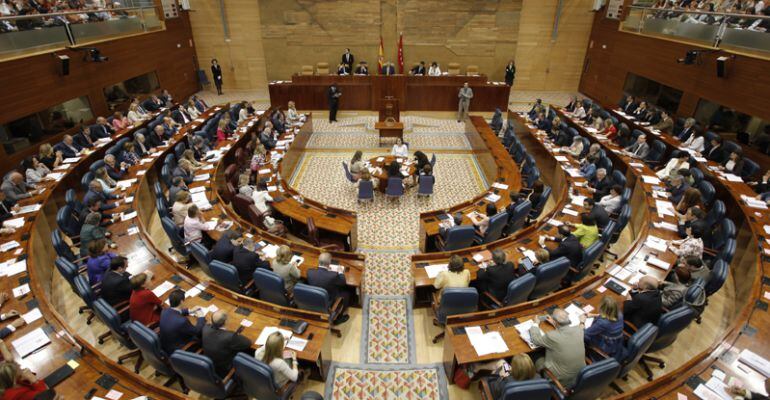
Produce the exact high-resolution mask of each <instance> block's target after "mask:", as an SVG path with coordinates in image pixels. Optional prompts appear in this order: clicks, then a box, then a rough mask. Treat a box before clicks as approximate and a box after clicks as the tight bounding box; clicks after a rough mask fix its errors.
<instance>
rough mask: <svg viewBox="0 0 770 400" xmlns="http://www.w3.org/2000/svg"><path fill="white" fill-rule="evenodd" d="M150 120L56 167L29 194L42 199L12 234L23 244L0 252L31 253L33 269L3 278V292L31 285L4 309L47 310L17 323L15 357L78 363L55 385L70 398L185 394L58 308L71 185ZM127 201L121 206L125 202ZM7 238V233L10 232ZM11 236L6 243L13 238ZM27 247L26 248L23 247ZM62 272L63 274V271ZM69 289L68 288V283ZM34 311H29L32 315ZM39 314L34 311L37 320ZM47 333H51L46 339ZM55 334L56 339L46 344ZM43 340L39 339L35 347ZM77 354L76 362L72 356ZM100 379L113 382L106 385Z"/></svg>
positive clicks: (40, 365) (6, 256)
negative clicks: (55, 244)
mask: <svg viewBox="0 0 770 400" xmlns="http://www.w3.org/2000/svg"><path fill="white" fill-rule="evenodd" d="M146 124H147V123H146V122H145V123H142V124H140V125H137V126H134V127H130V128H129V129H125V130H121V131H119V132H116V133H115V134H113V135H112V138H111V142H108V143H105V144H103V145H101V147H98V148H96V149H95V150H94V151H93V152H91V153H90V154H88V155H87V156H84V157H81V159H80V160H79V161H78V162H75V163H71V164H69V165H68V167H67V168H66V170H65V169H61V170H56V171H55V172H62V171H64V172H66V175H65V176H63V177H62V178H61V179H59V180H58V181H44V182H43V183H41V184H39V185H38V187H39V188H45V191H44V192H43V193H39V194H37V195H35V196H33V197H32V198H29V199H26V200H23V201H21V202H20V204H21V205H22V206H23V205H33V204H38V205H41V208H40V210H39V211H37V212H36V213H27V214H23V215H21V217H24V218H25V224H24V226H23V227H22V228H21V229H19V230H17V232H16V233H15V234H14V235H13V236H11V237H10V238H8V242H10V241H16V242H17V243H19V244H20V246H19V248H18V249H12V250H8V251H5V252H2V253H0V260H2V262H13V261H14V260H19V259H20V258H26V262H27V274H28V276H25V274H24V273H23V272H21V273H13V275H10V276H7V275H8V273H12V272H7V273H6V274H4V275H6V276H5V279H3V280H2V285H3V292H7V293H9V294H11V289H14V288H16V287H18V286H20V285H23V284H26V283H28V284H29V288H30V289H31V291H30V292H29V293H27V294H26V295H23V296H20V297H18V298H13V296H12V298H11V299H10V300H9V301H8V303H6V305H5V306H4V310H3V311H4V312H7V311H8V310H10V309H16V310H18V311H19V312H20V313H21V314H25V313H28V312H30V311H33V310H34V309H36V308H39V311H40V312H41V313H42V316H41V317H40V318H39V319H36V320H34V321H33V322H30V323H29V324H28V325H25V326H24V327H21V328H19V329H17V331H16V332H14V333H13V334H12V335H11V336H9V337H8V338H6V339H5V340H6V343H9V344H10V346H9V347H10V348H11V349H12V351H13V352H14V358H15V360H16V361H17V362H19V363H20V364H21V365H22V366H23V367H27V368H30V369H31V370H33V371H35V372H36V373H37V375H38V377H40V378H42V377H45V376H47V375H49V374H51V373H53V372H56V371H57V370H58V369H60V368H63V369H66V368H67V366H69V368H73V367H74V368H75V369H74V372H73V374H72V375H71V376H70V377H68V378H66V379H65V380H64V381H63V382H61V383H60V384H59V385H57V386H56V387H55V389H56V391H57V392H58V393H59V394H63V395H65V397H66V398H70V397H73V398H76V397H80V396H83V394H84V393H87V392H89V393H92V394H93V395H95V396H100V397H106V396H107V393H108V392H109V390H110V389H113V390H117V391H118V392H122V393H123V396H124V397H123V398H128V399H130V398H135V397H138V396H141V395H151V396H153V397H156V398H168V399H182V398H183V396H181V395H180V394H179V393H177V392H175V391H173V390H171V389H168V388H165V387H163V386H161V385H157V384H155V383H153V382H146V381H144V380H143V379H137V376H136V375H135V374H133V373H132V372H130V371H128V370H127V369H126V368H123V367H120V366H118V365H117V363H115V362H114V361H113V360H111V359H110V358H109V357H106V356H104V355H103V354H102V353H101V352H100V351H99V349H98V348H96V347H95V346H94V345H93V344H92V343H91V342H90V341H89V340H87V339H85V338H83V337H82V336H80V335H78V334H76V333H75V330H74V329H73V328H72V327H71V326H70V325H69V321H68V320H67V318H66V317H65V316H64V315H62V314H61V313H60V311H59V309H58V308H57V303H59V302H60V301H61V299H56V298H54V296H53V292H52V290H53V289H54V286H55V285H57V284H59V283H61V282H62V281H61V280H59V281H58V282H56V283H55V282H54V281H53V279H54V277H55V275H57V274H58V272H55V269H54V267H53V265H54V264H53V260H54V259H55V258H56V254H55V252H54V250H53V248H52V246H51V232H52V230H54V229H56V212H57V210H58V208H59V207H60V206H62V205H64V204H65V201H64V192H65V191H66V190H67V189H69V188H78V187H80V177H81V176H82V174H84V173H85V172H86V171H88V168H89V166H90V165H91V163H93V162H94V161H96V160H99V159H102V158H103V157H104V154H105V151H106V149H107V148H108V147H109V146H111V145H113V144H115V143H116V142H117V140H119V139H121V138H123V137H130V136H132V135H133V133H134V132H135V131H136V130H138V129H140V128H142V127H144V126H146ZM124 207H125V206H121V208H124ZM4 239H5V238H4ZM8 242H5V243H8ZM19 250H21V251H19ZM57 278H58V277H57ZM67 290H68V289H67ZM31 316H32V314H28V315H27V317H28V318H29V317H31ZM33 318H35V317H31V318H30V320H32V319H33ZM41 332H42V333H44V335H45V336H40V337H39V338H40V341H39V342H38V344H39V345H41V347H40V348H39V349H38V350H37V351H35V352H33V353H31V354H29V355H25V354H20V353H19V348H20V347H17V344H20V343H19V342H15V341H16V340H19V339H22V340H29V339H31V338H32V336H26V335H27V334H30V333H33V334H34V333H38V334H39V333H41ZM46 337H47V339H46ZM46 340H50V344H47V345H46V344H45V343H46ZM35 346H37V345H33V346H32V347H33V348H34V347H35ZM70 360H72V361H73V362H70ZM97 381H99V382H102V383H104V382H112V383H111V384H106V385H100V384H99V383H97Z"/></svg>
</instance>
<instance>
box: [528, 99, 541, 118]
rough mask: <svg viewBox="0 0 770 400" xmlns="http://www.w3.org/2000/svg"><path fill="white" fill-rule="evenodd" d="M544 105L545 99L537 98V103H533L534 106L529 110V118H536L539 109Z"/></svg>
mask: <svg viewBox="0 0 770 400" xmlns="http://www.w3.org/2000/svg"><path fill="white" fill-rule="evenodd" d="M542 106H543V99H537V100H535V104H533V105H532V108H530V109H529V112H527V115H528V116H529V119H535V118H536V117H537V111H538V110H539V109H540V107H542Z"/></svg>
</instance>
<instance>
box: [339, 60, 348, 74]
mask: <svg viewBox="0 0 770 400" xmlns="http://www.w3.org/2000/svg"><path fill="white" fill-rule="evenodd" d="M337 75H350V66H349V65H347V64H343V63H340V65H338V66H337Z"/></svg>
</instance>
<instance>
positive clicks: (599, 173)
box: [588, 168, 613, 201]
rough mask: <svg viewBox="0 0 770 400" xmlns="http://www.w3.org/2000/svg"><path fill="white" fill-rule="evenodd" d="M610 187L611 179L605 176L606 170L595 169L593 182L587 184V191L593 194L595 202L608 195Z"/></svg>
mask: <svg viewBox="0 0 770 400" xmlns="http://www.w3.org/2000/svg"><path fill="white" fill-rule="evenodd" d="M612 185H613V182H612V178H610V177H609V176H607V170H606V169H604V168H597V169H596V174H595V175H594V178H593V180H591V181H590V182H589V184H588V191H589V192H592V193H593V194H594V200H595V201H599V200H601V199H602V197H604V196H606V195H608V194H610V189H611V188H612Z"/></svg>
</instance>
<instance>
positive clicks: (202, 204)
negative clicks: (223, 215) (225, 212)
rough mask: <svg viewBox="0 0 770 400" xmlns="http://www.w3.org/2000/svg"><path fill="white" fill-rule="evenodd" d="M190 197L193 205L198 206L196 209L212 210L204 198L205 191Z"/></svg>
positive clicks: (206, 198)
mask: <svg viewBox="0 0 770 400" xmlns="http://www.w3.org/2000/svg"><path fill="white" fill-rule="evenodd" d="M190 197H191V198H192V201H193V203H195V205H196V206H198V209H200V210H201V211H205V210H210V209H212V208H213V207H212V205H211V203H210V202H209V199H208V197H207V196H206V192H205V191H204V192H196V193H193V194H192V196H190Z"/></svg>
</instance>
